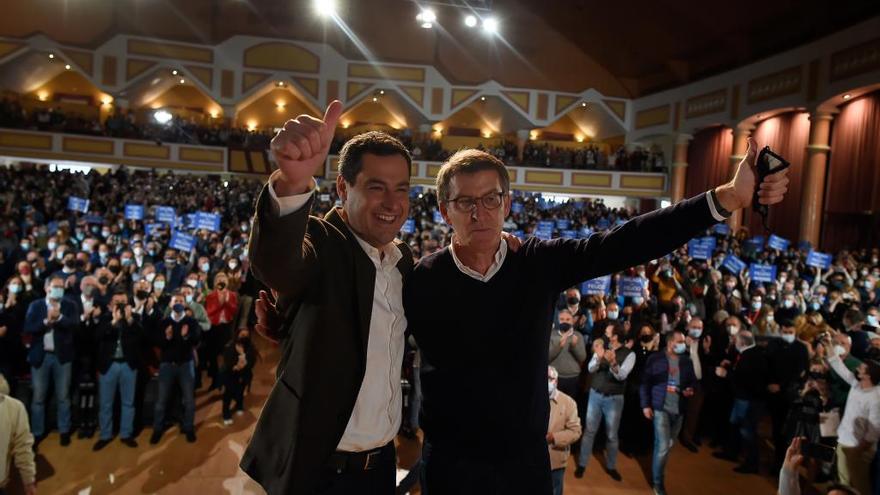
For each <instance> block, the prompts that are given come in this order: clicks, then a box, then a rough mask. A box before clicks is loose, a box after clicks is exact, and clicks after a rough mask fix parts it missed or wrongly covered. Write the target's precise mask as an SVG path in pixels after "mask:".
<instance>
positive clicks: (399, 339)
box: [269, 174, 406, 452]
mask: <svg viewBox="0 0 880 495" xmlns="http://www.w3.org/2000/svg"><path fill="white" fill-rule="evenodd" d="M276 177H277V176H276V175H275V174H273V176H271V177H270V178H269V184H270V187H269V194H270V195H271V197H272V199H273V200H274V201H275V204H276V205H277V206H278V210H279V214H280V215H281V216H283V215H287V214H290V213H293V212H295V211H297V210H299V209H300V208H302V207H303V206H304V205H305V204H306V203H307V202H308V200H309V198H310V197H311V195H312V193H313V192H314V191H315V189H316V187H315V186H316V185H315V184H314V183H313V185H312V187H311V189H310V190H309V191H308V192H306V193H304V194H297V195H294V196H286V197H278V196H277V195H276V194H275V190H274V187H273V186H272V184H273V182H274V179H275V178H276ZM352 234H354V232H352ZM354 236H355V239H357V242H358V244H359V245H360V246H361V248H362V249H363V250H364V252H365V253H366V254H367V256H368V257H369V258H370V261H372V262H373V265H374V266H375V267H376V282H375V285H374V286H373V308H372V311H371V312H370V333H369V338H368V339H367V365H366V372H365V373H364V380H363V381H362V382H361V388H360V391H359V392H358V396H357V400H356V401H355V405H354V410H352V413H351V417H350V418H349V419H348V424H347V425H346V427H345V433H343V435H342V439H341V440H340V441H339V445H338V446H337V447H336V448H337V450H341V451H345V452H363V451H366V450H373V449H375V448H378V447H382V446H384V445H385V444H387V443H389V442H391V441H393V440H394V438H395V437H396V436H397V431H398V430H399V429H400V422H401V415H402V406H403V404H402V400H403V399H402V393H401V388H400V370H401V367H402V366H403V350H404V331H405V330H406V316H405V315H404V311H403V276H402V275H401V273H400V270H398V269H397V263H398V262H399V261H400V259H401V258H402V257H403V254H402V253H401V252H400V249H398V248H397V246H395V245H394V243H389V244H386V245H385V246H383V247H382V248H381V250H380V249H377V248H375V247H373V246H371V245H370V244H368V243H367V242H366V241H364V240H363V239H361V238H360V237H359V236H358V235H357V234H354Z"/></svg>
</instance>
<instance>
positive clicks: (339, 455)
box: [327, 441, 394, 474]
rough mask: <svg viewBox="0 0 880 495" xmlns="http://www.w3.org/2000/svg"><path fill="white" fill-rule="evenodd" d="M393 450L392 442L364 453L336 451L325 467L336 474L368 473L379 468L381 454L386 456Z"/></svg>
mask: <svg viewBox="0 0 880 495" xmlns="http://www.w3.org/2000/svg"><path fill="white" fill-rule="evenodd" d="M393 448H394V442H393V441H392V442H389V443H388V444H387V445H385V446H384V447H379V448H378V449H373V450H367V451H364V452H343V451H341V450H337V451H336V452H334V453H332V454H331V455H330V458H329V459H328V460H327V466H328V467H330V468H331V469H333V470H334V471H336V473H338V474H342V473H344V472H357V471H370V470H373V469H376V468H377V467H378V466H379V461H380V459H381V457H382V455H383V454H385V455H387V451H388V450H389V449H393Z"/></svg>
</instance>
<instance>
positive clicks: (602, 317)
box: [590, 299, 620, 341]
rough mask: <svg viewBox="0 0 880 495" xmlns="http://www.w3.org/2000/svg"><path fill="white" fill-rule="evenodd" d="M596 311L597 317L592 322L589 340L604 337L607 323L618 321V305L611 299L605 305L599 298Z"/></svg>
mask: <svg viewBox="0 0 880 495" xmlns="http://www.w3.org/2000/svg"><path fill="white" fill-rule="evenodd" d="M596 312H597V319H596V321H595V322H594V323H593V330H592V332H591V334H590V340H591V341H593V340H596V339H601V338H604V337H605V329H606V328H608V325H612V324H614V323H615V322H618V321H620V306H618V304H617V302H615V301H611V302H609V303H608V304H607V305H606V304H604V303H603V302H602V300H601V299H600V300H599V307H598V308H597V310H596Z"/></svg>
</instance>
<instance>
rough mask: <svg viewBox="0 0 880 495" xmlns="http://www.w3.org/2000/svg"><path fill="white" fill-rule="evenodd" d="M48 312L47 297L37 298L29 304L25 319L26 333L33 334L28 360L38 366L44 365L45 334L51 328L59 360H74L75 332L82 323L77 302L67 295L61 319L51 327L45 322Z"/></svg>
mask: <svg viewBox="0 0 880 495" xmlns="http://www.w3.org/2000/svg"><path fill="white" fill-rule="evenodd" d="M47 313H48V311H47V308H46V299H45V298H40V299H36V300H34V301H33V302H32V303H31V304H30V306H28V310H27V315H26V316H25V319H24V331H25V333H29V334H31V335H32V336H33V339H32V340H31V349H30V351H29V352H28V362H29V363H30V364H31V366H34V367H36V368H39V367H40V366H42V365H43V358H45V357H46V351H45V350H44V349H43V335H44V334H45V333H46V332H48V331H49V330H52V331H53V332H54V333H53V336H54V338H55V355H56V356H57V357H58V361H60V362H61V363H69V362H70V361H72V360H73V355H74V347H73V333H74V331H75V330H76V329H77V328H79V324H80V322H79V313H78V312H77V310H76V303H75V302H73V301H71V300H70V299H68V298H66V297H65V298H62V299H61V320H60V321H58V322H56V323H55V324H54V325H52V327H51V328H50V327H47V326H46V325H44V324H43V320H45V319H46V314H47Z"/></svg>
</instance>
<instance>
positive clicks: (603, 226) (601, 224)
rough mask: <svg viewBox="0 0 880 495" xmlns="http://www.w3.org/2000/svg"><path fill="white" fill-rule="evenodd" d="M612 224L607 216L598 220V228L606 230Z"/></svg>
mask: <svg viewBox="0 0 880 495" xmlns="http://www.w3.org/2000/svg"><path fill="white" fill-rule="evenodd" d="M610 226H611V222H609V221H608V219H607V218H600V219H599V221H598V222H596V228H597V229H599V230H605V229H607V228H608V227H610Z"/></svg>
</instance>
